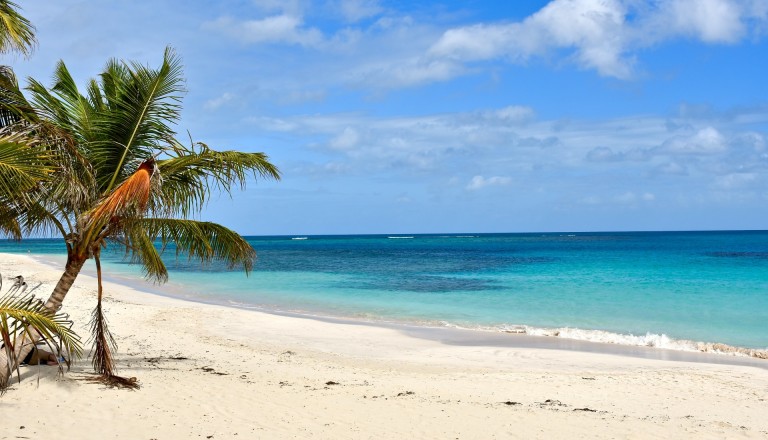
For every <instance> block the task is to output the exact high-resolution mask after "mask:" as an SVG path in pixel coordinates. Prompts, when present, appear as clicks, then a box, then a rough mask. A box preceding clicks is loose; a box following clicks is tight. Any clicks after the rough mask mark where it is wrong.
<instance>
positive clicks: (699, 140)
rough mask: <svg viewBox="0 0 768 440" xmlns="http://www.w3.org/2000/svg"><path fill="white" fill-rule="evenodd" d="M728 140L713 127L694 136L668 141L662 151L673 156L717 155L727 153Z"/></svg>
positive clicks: (701, 130)
mask: <svg viewBox="0 0 768 440" xmlns="http://www.w3.org/2000/svg"><path fill="white" fill-rule="evenodd" d="M726 149H727V145H726V139H725V137H724V136H723V135H722V134H720V132H719V131H717V130H716V129H714V128H712V127H705V128H702V129H700V130H698V131H697V132H696V133H695V134H693V135H692V136H686V137H683V136H676V137H673V138H671V139H669V140H668V141H666V142H665V143H664V144H663V145H662V146H661V149H660V151H662V152H665V153H673V154H716V153H722V152H725V151H726Z"/></svg>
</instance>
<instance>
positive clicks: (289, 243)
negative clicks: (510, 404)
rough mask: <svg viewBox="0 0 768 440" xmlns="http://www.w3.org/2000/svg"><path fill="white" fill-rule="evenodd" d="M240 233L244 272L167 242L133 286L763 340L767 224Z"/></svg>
mask: <svg viewBox="0 0 768 440" xmlns="http://www.w3.org/2000/svg"><path fill="white" fill-rule="evenodd" d="M248 240H249V241H250V243H251V244H252V245H253V247H254V248H255V249H256V251H257V253H258V260H257V262H256V265H255V268H254V271H253V272H252V273H251V274H250V276H247V277H246V275H245V274H244V273H243V272H242V271H228V270H226V268H225V267H223V266H219V265H215V264H214V265H209V266H201V265H200V263H199V262H196V261H188V260H186V259H185V258H181V259H178V258H176V257H175V253H174V251H173V249H170V250H169V252H168V255H169V256H168V257H167V258H166V262H167V264H168V266H169V268H170V270H171V274H170V282H169V283H167V284H166V285H163V286H152V285H151V284H146V285H144V286H143V287H145V288H151V289H153V290H155V291H157V292H160V293H162V294H165V295H170V296H177V297H181V298H186V299H192V300H200V301H207V302H215V303H222V304H228V305H234V306H239V307H246V308H258V309H263V310H270V311H283V312H296V313H303V314H310V315H316V316H318V315H319V316H332V317H344V318H355V319H362V320H366V321H373V322H377V321H378V322H382V321H383V322H404V323H411V324H414V323H415V324H424V325H430V326H435V325H437V326H452V327H463V328H473V329H484V330H503V331H510V332H520V333H528V334H543V335H554V334H557V335H559V336H564V337H573V338H577V339H585V340H595V341H604V342H615V343H625V344H637V345H652V346H659V347H670V348H686V347H692V346H693V347H694V349H695V343H696V342H710V343H724V344H729V345H733V346H739V347H749V348H757V349H767V348H768V231H739V232H610V233H609V232H604V233H544V234H441V235H430V234H424V235H419V234H416V235H397V236H391V235H390V236H388V235H355V236H306V237H305V236H301V237H296V236H283V237H248ZM0 252H14V253H27V252H30V253H31V254H37V255H38V256H39V257H40V258H42V259H44V260H48V261H54V262H57V261H58V262H61V263H62V267H63V261H64V257H63V255H64V246H63V243H62V242H61V240H42V239H28V240H24V241H22V242H20V243H13V242H8V241H0ZM105 260H107V261H106V262H105V270H107V271H108V273H109V275H110V277H111V278H112V279H116V280H122V281H125V280H137V279H140V278H141V270H140V269H139V268H138V267H137V266H135V265H130V264H128V263H127V262H126V261H124V260H123V252H122V250H121V249H119V248H116V249H114V250H113V251H112V252H109V253H107V255H106V257H105ZM88 267H90V269H89V270H90V271H93V264H92V263H89V266H88ZM12 275H16V274H3V276H12ZM132 282H133V283H135V281H132ZM107 294H108V292H107Z"/></svg>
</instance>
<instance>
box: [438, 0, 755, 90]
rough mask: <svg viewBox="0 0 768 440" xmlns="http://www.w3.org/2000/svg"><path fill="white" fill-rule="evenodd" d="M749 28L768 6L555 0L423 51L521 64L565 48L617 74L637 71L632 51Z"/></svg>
mask: <svg viewBox="0 0 768 440" xmlns="http://www.w3.org/2000/svg"><path fill="white" fill-rule="evenodd" d="M748 26H751V27H752V28H753V30H754V31H755V32H758V33H759V32H762V31H763V30H765V29H766V28H768V7H766V6H765V2H761V1H759V0H752V1H751V2H746V3H745V2H738V1H734V0H668V1H654V2H647V3H646V2H637V1H633V0H553V1H551V2H550V3H548V4H547V5H546V6H544V7H543V8H542V9H541V10H539V11H538V12H536V13H534V14H533V15H531V16H529V17H527V18H526V19H524V20H522V21H520V22H513V23H478V24H473V25H468V26H461V27H456V28H453V29H448V30H446V31H445V32H444V33H443V34H442V36H441V37H440V39H439V40H437V41H436V42H435V43H434V44H433V45H432V47H431V48H430V49H429V51H428V56H430V57H432V58H435V59H450V60H453V61H455V62H461V63H471V62H477V61H488V60H507V61H510V62H513V63H520V62H525V61H527V60H529V59H530V58H533V57H543V56H546V55H551V54H552V53H557V51H565V56H566V59H570V60H572V61H573V62H575V63H576V64H577V65H579V66H580V67H582V68H586V69H595V70H597V72H598V73H599V74H601V75H603V76H610V77H616V78H620V79H626V78H630V77H632V76H633V75H634V73H635V72H634V66H635V63H636V56H635V53H636V52H637V51H638V50H639V49H642V48H644V47H647V46H649V45H653V44H658V43H660V42H662V41H665V40H669V39H674V38H679V37H681V36H682V37H690V38H695V39H698V40H700V41H702V42H704V43H734V42H737V41H739V40H740V39H742V38H743V37H744V36H745V35H746V34H747V32H748V30H749V27H748Z"/></svg>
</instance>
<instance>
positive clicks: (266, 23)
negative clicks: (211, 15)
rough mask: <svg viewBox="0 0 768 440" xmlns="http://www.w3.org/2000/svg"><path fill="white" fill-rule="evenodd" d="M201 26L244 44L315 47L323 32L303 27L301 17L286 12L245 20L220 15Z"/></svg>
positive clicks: (320, 41) (319, 41)
mask: <svg viewBox="0 0 768 440" xmlns="http://www.w3.org/2000/svg"><path fill="white" fill-rule="evenodd" d="M203 29H205V30H214V31H219V32H222V33H224V34H226V35H229V36H230V37H232V38H235V39H237V40H239V41H242V42H244V43H254V44H258V43H283V44H298V45H301V46H317V45H319V44H321V43H322V41H323V34H322V33H321V32H320V31H319V30H318V29H316V28H312V27H305V26H304V23H303V20H302V19H301V17H298V16H293V15H288V14H280V15H272V16H269V17H264V18H260V19H255V20H244V21H241V20H236V19H234V18H232V17H219V18H217V19H216V20H214V21H209V22H206V23H204V24H203Z"/></svg>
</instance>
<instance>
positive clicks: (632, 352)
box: [0, 253, 768, 369]
mask: <svg viewBox="0 0 768 440" xmlns="http://www.w3.org/2000/svg"><path fill="white" fill-rule="evenodd" d="M3 255H5V254H3V253H0V257H2V256H3ZM7 255H17V254H7ZM22 255H23V254H22ZM27 256H28V257H30V258H31V259H33V260H34V261H36V262H38V263H40V264H44V265H46V266H48V267H51V268H52V269H56V268H57V267H58V266H57V265H56V263H61V264H62V265H63V262H64V260H62V261H61V262H59V261H53V260H48V261H46V260H45V257H49V256H48V255H44V254H27ZM57 257H58V256H57ZM83 274H84V275H88V276H94V277H95V272H94V270H93V269H90V268H87V269H84V270H83ZM104 279H105V281H107V282H111V283H115V284H120V285H123V286H126V287H130V288H132V289H136V290H139V291H143V292H145V293H148V294H151V295H158V296H161V297H165V298H170V299H175V300H180V301H190V302H195V303H200V304H207V305H215V306H223V307H232V308H236V309H240V310H246V311H252V312H255V313H267V314H270V315H276V316H285V317H294V318H300V319H313V320H319V321H323V322H328V323H339V324H351V325H369V326H375V327H382V328H391V329H394V330H400V331H402V332H403V333H404V334H407V335H409V336H412V337H420V338H426V339H430V340H435V341H440V342H442V343H446V344H459V345H462V344H469V345H489V346H495V347H508V348H542V349H551V350H570V351H581V352H588V353H604V354H613V355H620V356H629V357H640V358H646V359H657V360H676V361H682V362H702V363H714V364H729V365H744V366H754V367H757V368H763V369H768V348H765V349H759V348H751V347H740V346H733V345H728V344H724V343H720V342H709V341H690V340H682V339H672V338H668V337H666V335H655V334H654V335H651V334H648V335H647V336H646V337H645V338H644V337H642V336H636V335H632V334H625V333H616V332H610V331H604V330H593V329H580V328H543V327H541V328H540V327H528V326H519V327H515V328H514V329H511V330H504V329H498V328H466V327H458V326H449V325H430V323H418V322H407V321H387V320H384V319H379V320H377V319H367V320H366V319H363V318H356V317H348V316H333V315H322V314H316V313H313V312H300V311H291V310H277V309H268V308H262V307H258V306H254V305H249V304H242V303H236V302H234V301H229V300H226V299H222V300H220V301H216V300H215V299H212V298H205V297H200V296H196V297H193V296H188V297H184V296H181V295H180V292H175V293H168V291H169V290H179V289H180V288H181V287H175V288H173V289H167V288H164V286H157V285H150V284H148V283H146V282H145V281H144V280H143V279H135V278H128V277H123V276H114V275H110V274H109V273H108V271H107V273H105V274H104ZM563 333H566V334H567V335H563ZM574 334H575V335H576V337H574V336H568V335H574ZM590 335H597V336H598V337H602V338H605V337H608V338H612V339H619V340H622V341H623V342H607V341H604V340H600V339H598V340H595V339H590V338H589V336H590ZM647 339H650V341H648V342H646V340H647ZM659 340H661V341H662V344H661V346H658V345H656V344H659V342H658V341H659ZM627 341H629V342H627ZM633 341H640V342H633Z"/></svg>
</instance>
